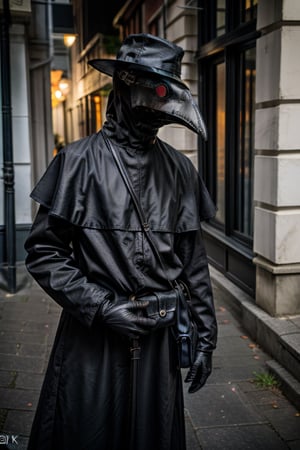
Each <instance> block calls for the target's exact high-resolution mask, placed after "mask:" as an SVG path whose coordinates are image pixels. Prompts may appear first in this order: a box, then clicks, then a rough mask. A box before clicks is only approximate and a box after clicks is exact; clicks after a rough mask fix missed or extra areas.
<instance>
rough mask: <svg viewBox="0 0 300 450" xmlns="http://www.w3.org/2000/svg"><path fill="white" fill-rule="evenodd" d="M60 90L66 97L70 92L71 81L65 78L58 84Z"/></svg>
mask: <svg viewBox="0 0 300 450" xmlns="http://www.w3.org/2000/svg"><path fill="white" fill-rule="evenodd" d="M58 87H59V90H60V91H61V92H62V93H63V95H64V96H66V95H67V94H68V93H69V90H70V84H69V81H68V80H66V79H65V78H62V79H61V80H60V82H59V83H58Z"/></svg>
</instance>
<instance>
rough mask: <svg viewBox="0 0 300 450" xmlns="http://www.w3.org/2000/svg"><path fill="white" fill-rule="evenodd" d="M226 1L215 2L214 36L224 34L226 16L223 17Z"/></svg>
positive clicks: (218, 0)
mask: <svg viewBox="0 0 300 450" xmlns="http://www.w3.org/2000/svg"><path fill="white" fill-rule="evenodd" d="M225 8H226V0H217V8H216V15H217V17H216V36H221V35H222V34H224V33H225V31H226V29H225V25H226V16H225Z"/></svg>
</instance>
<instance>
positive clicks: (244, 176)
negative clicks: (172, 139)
mask: <svg viewBox="0 0 300 450" xmlns="http://www.w3.org/2000/svg"><path fill="white" fill-rule="evenodd" d="M239 68H240V74H239V86H238V88H239V92H238V97H239V124H237V126H239V136H238V142H237V173H236V186H237V189H236V208H235V211H236V213H235V218H234V229H235V230H236V231H238V232H240V233H242V234H243V235H245V236H247V237H249V238H250V237H252V234H253V201H252V199H253V195H252V194H253V157H254V155H253V153H254V148H253V146H254V107H255V48H250V49H248V50H245V51H242V52H241V53H240V57H239Z"/></svg>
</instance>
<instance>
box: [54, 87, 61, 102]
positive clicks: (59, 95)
mask: <svg viewBox="0 0 300 450" xmlns="http://www.w3.org/2000/svg"><path fill="white" fill-rule="evenodd" d="M54 95H55V97H56V98H57V100H59V99H60V98H62V92H61V91H60V90H59V89H57V91H55V93H54Z"/></svg>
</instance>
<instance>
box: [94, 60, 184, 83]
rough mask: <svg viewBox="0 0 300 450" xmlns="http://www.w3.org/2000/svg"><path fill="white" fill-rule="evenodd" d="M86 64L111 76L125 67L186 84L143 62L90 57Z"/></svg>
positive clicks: (176, 77)
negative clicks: (136, 62)
mask: <svg viewBox="0 0 300 450" xmlns="http://www.w3.org/2000/svg"><path fill="white" fill-rule="evenodd" d="M88 64H89V65H90V66H92V67H93V68H94V69H96V70H99V72H103V73H105V74H106V75H109V76H111V77H112V76H113V74H114V71H115V70H116V69H119V70H120V69H126V70H134V71H139V72H140V71H141V72H148V73H151V74H153V75H159V76H163V77H166V78H170V79H171V80H174V81H177V83H180V84H182V85H183V86H186V85H185V83H184V82H183V81H182V80H181V79H180V78H179V77H178V76H176V75H174V74H172V73H170V72H168V71H167V70H162V69H157V68H156V67H149V66H145V65H143V64H135V63H132V62H127V61H121V60H117V59H92V60H91V61H88Z"/></svg>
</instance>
